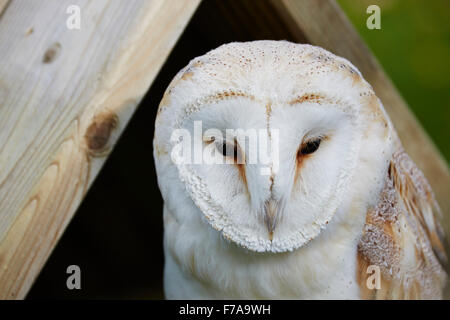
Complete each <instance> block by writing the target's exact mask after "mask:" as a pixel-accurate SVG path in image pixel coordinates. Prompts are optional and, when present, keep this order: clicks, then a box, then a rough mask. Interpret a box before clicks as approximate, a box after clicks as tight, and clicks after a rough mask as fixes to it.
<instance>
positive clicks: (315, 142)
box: [300, 138, 322, 155]
mask: <svg viewBox="0 0 450 320" xmlns="http://www.w3.org/2000/svg"><path fill="white" fill-rule="evenodd" d="M321 141H322V140H321V139H320V138H316V139H312V140H309V141H306V142H304V143H303V144H302V146H301V148H300V154H302V155H306V154H311V153H314V152H316V151H317V149H319V146H320V142H321Z"/></svg>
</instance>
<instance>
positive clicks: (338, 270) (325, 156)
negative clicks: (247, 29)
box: [153, 41, 446, 299]
mask: <svg viewBox="0 0 450 320" xmlns="http://www.w3.org/2000/svg"><path fill="white" fill-rule="evenodd" d="M196 131H197V132H196ZM199 132H200V134H199ZM228 132H231V133H230V134H227V133H228ZM252 133H255V135H254V136H256V137H257V139H251V138H252V137H251V135H252ZM253 138H254V137H253ZM252 141H253V143H251V142H252ZM255 141H256V142H255ZM246 142H247V143H246ZM153 143H154V158H155V164H156V170H157V176H158V184H159V188H160V190H161V193H162V196H163V199H164V213H163V215H164V219H163V220H164V252H165V269H164V288H165V294H166V297H167V298H169V299H179V298H182V299H210V298H211V299H229V298H230V299H434V298H441V297H442V290H443V286H444V283H445V281H446V273H445V271H444V269H443V267H442V263H443V261H445V260H446V255H445V251H444V248H443V242H442V240H441V239H442V236H443V234H442V231H441V230H442V229H441V227H440V226H439V223H438V220H437V217H436V214H437V213H438V211H439V209H438V205H437V203H436V201H435V199H434V196H433V193H432V190H431V188H430V186H429V184H428V183H427V181H426V179H425V177H424V175H423V174H422V173H421V172H420V171H419V169H418V168H417V167H416V165H415V164H414V163H413V162H412V160H411V159H410V157H409V156H408V155H407V154H406V153H405V151H404V150H403V148H402V146H401V143H400V141H399V138H398V136H397V134H396V132H395V129H394V127H393V125H392V123H391V121H390V120H389V117H388V115H387V114H386V112H385V110H384V108H383V105H382V103H381V102H380V100H379V99H378V98H377V97H376V95H375V93H374V91H373V89H372V87H371V86H370V85H369V84H368V83H367V82H366V81H365V80H364V79H363V77H362V76H361V73H360V72H359V71H358V70H357V69H356V68H355V67H354V66H353V65H352V64H351V63H350V62H349V61H347V60H345V59H343V58H340V57H338V56H335V55H333V54H332V53H330V52H328V51H326V50H324V49H321V48H319V47H315V46H311V45H304V44H294V43H291V42H287V41H254V42H244V43H230V44H226V45H222V46H220V47H219V48H217V49H215V50H212V51H210V52H209V53H207V54H205V55H203V56H201V57H197V58H195V59H193V60H192V61H191V62H190V63H189V64H188V65H187V66H186V67H185V68H183V69H182V70H181V71H180V72H179V73H178V74H177V75H176V76H175V78H174V79H173V80H172V82H171V84H170V85H169V87H168V89H167V90H166V92H165V94H164V97H163V99H162V101H161V103H160V106H159V109H158V114H157V118H156V123H155V135H154V141H153ZM180 146H181V147H183V148H184V149H183V148H181V147H180ZM181 149H183V150H181ZM258 149H259V150H263V151H264V152H262V154H264V153H265V154H268V155H269V156H268V157H265V159H264V161H262V158H263V157H261V160H260V159H259V154H260V153H259V152H257V150H258ZM251 154H257V155H258V157H257V159H256V161H255V160H254V159H253V161H252V162H250V161H249V159H250V156H251ZM208 155H210V156H209V157H208ZM211 159H213V160H214V161H211ZM217 159H219V160H220V159H222V160H223V161H222V162H220V161H216V160H217Z"/></svg>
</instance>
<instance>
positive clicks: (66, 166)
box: [0, 0, 200, 299]
mask: <svg viewBox="0 0 450 320" xmlns="http://www.w3.org/2000/svg"><path fill="white" fill-rule="evenodd" d="M199 2H200V0H189V1H179V0H164V1H161V0H130V1H108V0H95V1H86V0H46V1H26V0H11V1H10V3H9V4H8V5H6V3H7V1H4V0H0V11H1V9H2V6H4V8H6V10H4V12H3V13H1V15H0V17H1V18H0V57H1V58H2V63H1V64H0V299H17V298H23V297H24V296H25V295H26V293H27V292H28V290H29V288H30V287H31V285H32V283H33V280H34V279H35V277H36V276H37V274H38V272H39V271H40V269H41V268H42V266H43V264H44V263H45V261H46V259H47V258H48V256H49V255H50V253H51V251H52V249H53V247H54V246H55V244H56V242H57V241H58V239H59V237H60V236H61V234H62V232H63V231H64V229H65V227H66V226H67V224H68V222H69V221H70V219H71V217H72V215H73V214H74V212H75V210H76V208H77V207H78V205H79V204H80V202H81V200H82V199H83V196H84V195H85V193H86V191H87V189H88V188H89V186H90V184H91V183H92V181H93V179H94V178H95V177H96V175H97V174H98V172H99V170H100V168H101V166H102V164H103V162H104V161H105V159H106V156H107V154H108V152H109V151H110V150H111V148H112V147H113V145H114V143H115V141H116V140H117V138H118V136H119V134H120V133H121V132H122V130H123V129H124V128H125V126H126V124H127V122H128V120H129V119H130V117H131V115H132V113H133V111H134V109H135V107H136V105H137V104H138V103H139V101H140V100H141V98H142V97H143V95H144V94H145V93H146V91H147V90H148V88H149V86H150V84H151V82H152V81H153V79H154V78H155V77H156V75H157V73H158V71H159V69H160V67H161V66H162V64H163V63H164V61H165V59H166V58H167V56H168V54H169V52H170V50H171V49H172V47H173V46H174V44H175V42H176V41H177V39H178V37H179V36H180V34H181V33H182V31H183V30H184V28H185V26H186V24H187V23H188V21H189V19H190V17H191V15H192V14H193V12H194V11H195V9H196V7H197V6H198V4H199ZM69 5H78V6H79V7H80V9H81V29H80V30H69V29H68V28H67V27H66V20H67V18H68V17H69V14H67V13H66V9H67V7H68V6H69ZM149 121H152V119H149ZM151 136H152V133H151V132H149V133H148V138H149V139H151Z"/></svg>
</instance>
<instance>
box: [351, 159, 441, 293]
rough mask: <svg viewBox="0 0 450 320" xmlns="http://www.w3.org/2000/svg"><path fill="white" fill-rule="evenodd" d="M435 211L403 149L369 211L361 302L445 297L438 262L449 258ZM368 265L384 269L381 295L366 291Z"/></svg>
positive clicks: (360, 259) (361, 256)
mask: <svg viewBox="0 0 450 320" xmlns="http://www.w3.org/2000/svg"><path fill="white" fill-rule="evenodd" d="M433 207H435V208H437V204H436V202H435V200H434V196H433V193H432V190H431V188H430V186H429V185H428V183H427V181H426V179H425V177H424V176H423V174H422V173H421V172H420V170H419V169H417V167H416V166H415V165H414V163H413V162H412V161H411V159H410V158H409V157H408V155H407V154H406V153H405V152H404V151H403V150H399V151H397V152H395V153H394V155H393V156H392V160H391V163H390V165H389V170H388V172H387V175H386V181H385V186H384V188H383V190H382V191H381V193H380V197H379V201H378V203H377V204H376V206H374V207H372V208H369V210H368V212H367V216H366V224H365V226H364V229H363V233H362V237H361V240H360V242H359V245H358V255H357V265H358V271H357V280H358V283H359V284H360V292H361V297H362V298H364V299H430V298H431V299H435V298H441V297H442V288H443V286H444V283H445V280H446V274H445V272H444V270H443V268H442V266H441V264H440V262H439V260H438V258H442V257H443V258H444V260H445V259H446V257H445V252H444V251H443V245H442V241H441V239H440V237H439V235H440V232H439V231H438V230H439V228H440V226H439V223H438V221H437V219H436V218H435V216H434V214H433ZM409 248H413V251H411V250H409ZM369 265H377V266H379V267H380V270H381V278H382V279H381V280H382V288H381V289H380V290H369V289H368V288H367V286H366V281H367V277H368V275H367V274H366V271H367V267H368V266H369ZM383 285H384V286H385V287H384V288H383ZM373 291H375V292H373Z"/></svg>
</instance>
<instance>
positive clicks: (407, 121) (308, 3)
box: [272, 0, 450, 293]
mask: <svg viewBox="0 0 450 320" xmlns="http://www.w3.org/2000/svg"><path fill="white" fill-rule="evenodd" d="M272 4H273V6H274V7H275V8H276V9H277V10H278V11H279V13H280V14H281V15H282V16H283V18H284V20H285V22H287V23H288V24H289V26H290V29H291V32H293V33H299V34H302V36H305V37H306V39H307V40H308V42H310V43H311V44H315V45H318V46H321V47H323V48H325V49H327V50H329V51H331V52H333V53H335V54H337V55H339V56H342V57H345V58H347V59H348V60H350V61H351V62H352V63H353V64H354V65H355V66H356V67H357V68H358V69H359V70H360V71H361V73H362V74H363V76H364V78H365V79H366V80H367V81H368V82H369V83H370V84H371V85H372V86H373V88H374V90H375V92H376V94H377V96H378V97H379V98H380V99H381V101H382V102H383V104H384V107H385V108H386V111H387V112H388V114H389V116H390V118H391V120H392V122H393V123H394V126H395V128H396V129H397V132H398V134H399V136H400V139H401V140H402V143H403V145H404V147H405V150H406V151H407V152H408V154H409V155H410V156H411V158H412V159H413V160H414V161H415V162H416V164H417V165H418V166H419V167H420V168H421V170H422V171H423V172H424V174H425V176H426V177H427V179H428V180H429V182H430V184H431V186H432V188H433V190H434V192H435V194H436V198H437V200H438V202H439V205H440V207H441V209H442V213H443V219H442V224H443V227H444V229H445V232H446V234H447V235H450V188H449V186H450V174H449V170H448V166H447V163H446V162H445V160H444V159H443V158H442V156H441V155H440V154H439V151H438V150H437V148H436V147H435V145H434V144H433V142H432V141H431V139H430V138H429V137H428V135H427V134H426V133H425V131H424V130H423V128H422V127H421V125H420V123H419V122H418V121H417V119H416V118H415V116H414V115H413V114H412V112H411V111H410V110H409V108H408V106H407V104H406V103H405V101H404V100H403V98H402V97H401V96H400V94H399V93H398V91H397V90H396V89H395V87H394V85H393V84H392V82H391V81H390V80H389V78H388V77H387V76H386V74H385V73H384V71H383V69H382V67H381V66H380V64H379V63H378V61H377V60H376V58H375V57H374V55H373V54H372V53H371V52H370V50H369V49H368V47H367V46H366V44H365V43H364V41H363V40H362V39H361V37H360V36H359V35H358V33H357V32H356V30H355V29H354V27H353V26H352V24H351V23H350V21H349V20H348V19H347V17H346V16H345V13H344V12H343V11H342V10H341V9H340V7H339V5H338V4H337V3H336V2H335V1H333V0H302V1H297V0H272ZM449 247H450V246H449ZM447 254H448V255H449V256H450V253H447ZM447 293H450V292H449V291H448V290H447Z"/></svg>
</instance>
